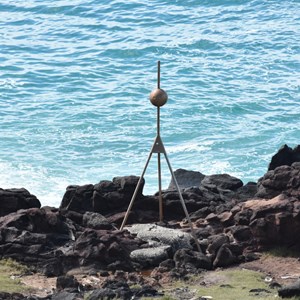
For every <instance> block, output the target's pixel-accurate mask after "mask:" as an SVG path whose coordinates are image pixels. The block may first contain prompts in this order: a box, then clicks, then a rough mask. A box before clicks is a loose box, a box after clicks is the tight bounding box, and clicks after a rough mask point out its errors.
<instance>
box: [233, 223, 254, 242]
mask: <svg viewBox="0 0 300 300" xmlns="http://www.w3.org/2000/svg"><path fill="white" fill-rule="evenodd" d="M230 230H231V233H232V235H233V237H234V238H235V239H236V240H237V241H238V242H246V241H249V240H251V239H252V237H253V236H252V232H251V230H250V227H249V226H246V225H237V226H233V227H231V228H230Z"/></svg>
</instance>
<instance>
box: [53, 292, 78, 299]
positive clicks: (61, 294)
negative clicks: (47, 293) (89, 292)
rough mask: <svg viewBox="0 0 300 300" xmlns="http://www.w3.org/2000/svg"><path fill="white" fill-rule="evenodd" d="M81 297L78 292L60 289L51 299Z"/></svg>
mask: <svg viewBox="0 0 300 300" xmlns="http://www.w3.org/2000/svg"><path fill="white" fill-rule="evenodd" d="M81 299H83V297H82V296H81V295H80V294H78V293H69V292H67V291H61V292H58V293H56V294H54V295H53V296H52V297H51V300H81Z"/></svg>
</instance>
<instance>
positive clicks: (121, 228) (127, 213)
mask: <svg viewBox="0 0 300 300" xmlns="http://www.w3.org/2000/svg"><path fill="white" fill-rule="evenodd" d="M152 151H153V147H152V149H151V152H150V154H149V156H148V159H147V162H146V165H145V167H144V170H143V172H142V175H141V177H140V179H139V181H138V183H137V186H136V188H135V190H134V193H133V195H132V198H131V201H130V203H129V206H128V208H127V211H126V214H125V217H124V219H123V222H122V225H121V227H120V230H123V228H124V226H125V224H126V222H127V219H128V216H129V214H130V211H131V208H132V205H133V203H134V200H135V198H136V196H137V193H138V190H139V188H140V185H141V183H142V180H143V178H144V175H145V172H146V169H147V167H148V164H149V161H150V159H151V156H152Z"/></svg>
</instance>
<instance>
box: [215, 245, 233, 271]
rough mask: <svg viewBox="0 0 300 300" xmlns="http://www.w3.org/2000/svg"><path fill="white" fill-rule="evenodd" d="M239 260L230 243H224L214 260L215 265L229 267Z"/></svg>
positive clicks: (216, 266)
mask: <svg viewBox="0 0 300 300" xmlns="http://www.w3.org/2000/svg"><path fill="white" fill-rule="evenodd" d="M235 262H237V258H236V257H235V256H234V254H233V253H232V251H231V250H230V247H229V245H222V246H221V247H220V249H219V250H218V252H217V255H216V258H215V259H214V261H213V267H214V268H219V267H228V266H231V265H232V264H233V263H235Z"/></svg>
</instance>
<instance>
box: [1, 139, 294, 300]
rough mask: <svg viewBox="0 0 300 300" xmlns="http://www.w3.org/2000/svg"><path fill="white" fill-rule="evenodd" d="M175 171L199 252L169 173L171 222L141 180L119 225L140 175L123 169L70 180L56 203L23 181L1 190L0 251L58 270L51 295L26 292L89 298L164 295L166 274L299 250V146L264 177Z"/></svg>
mask: <svg viewBox="0 0 300 300" xmlns="http://www.w3.org/2000/svg"><path fill="white" fill-rule="evenodd" d="M175 175H176V178H177V181H178V183H179V186H180V188H181V191H182V196H183V198H184V200H185V204H186V207H187V210H188V211H189V214H190V218H191V220H192V222H193V226H194V230H195V234H196V236H197V239H198V241H199V244H200V247H201V252H199V251H198V250H197V247H196V245H195V242H194V240H193V238H192V236H191V234H190V228H189V226H188V224H187V221H186V220H185V215H184V211H183V209H182V206H181V203H180V200H179V197H178V193H177V191H176V190H175V189H174V186H173V184H172V182H171V183H170V186H169V188H168V189H167V190H165V191H163V194H162V197H163V203H164V212H165V213H164V217H165V220H164V222H162V223H157V220H158V197H157V195H153V196H145V195H143V184H142V186H141V188H140V191H139V193H138V195H137V198H136V201H135V203H134V205H133V208H132V211H131V213H130V215H129V218H128V222H127V223H128V225H127V227H125V228H124V230H122V231H120V230H119V229H118V228H120V224H121V222H122V220H123V218H124V215H125V212H126V210H127V207H128V205H129V202H130V200H131V197H132V194H133V191H134V189H135V187H136V185H137V182H138V179H139V178H138V177H136V176H125V177H116V178H114V179H113V180H112V181H107V180H105V181H100V182H99V183H98V184H95V185H92V184H89V185H84V186H75V185H74V186H69V187H67V190H66V193H65V195H64V197H63V199H62V201H61V204H60V207H59V208H54V207H41V204H40V201H39V200H38V199H37V198H36V197H35V196H34V195H32V194H30V192H29V191H27V190H26V189H23V188H22V189H0V216H1V217H0V256H1V258H12V259H14V260H17V261H18V262H21V263H24V264H26V265H28V266H30V267H31V269H32V270H33V271H34V272H39V273H41V274H44V275H45V276H48V277H54V276H55V277H57V285H56V287H57V289H56V290H55V291H54V293H53V294H51V295H48V296H46V297H44V298H39V297H36V296H31V298H28V299H83V297H84V294H85V293H86V292H87V291H89V296H88V298H85V299H89V300H93V299H104V298H105V297H107V298H108V299H113V298H121V299H139V298H140V297H142V296H157V295H159V293H158V290H157V288H156V287H157V286H158V285H159V283H160V281H165V280H169V281H172V280H174V279H178V278H184V277H185V276H187V274H198V273H199V272H202V271H203V270H214V269H217V268H226V267H229V266H232V265H235V264H240V263H244V262H247V261H251V260H254V259H256V258H257V252H260V251H263V250H266V249H270V248H273V247H276V246H281V247H282V246H285V247H287V248H289V249H293V250H294V251H298V252H299V256H300V188H299V187H300V146H297V147H295V148H294V149H291V148H290V147H288V146H286V145H285V146H283V147H282V148H281V149H280V150H279V151H278V152H277V154H275V155H274V156H273V158H272V161H271V162H270V165H269V169H268V171H267V173H266V174H265V175H264V176H263V177H261V178H260V179H259V180H258V182H249V183H247V184H245V185H244V184H243V182H242V181H241V180H240V179H238V178H235V177H233V176H230V175H228V174H217V175H209V176H207V175H204V174H201V173H200V172H196V171H187V170H183V169H179V170H176V172H175ZM74 270H80V272H82V273H84V274H89V275H91V274H92V275H95V276H100V277H101V278H102V279H103V280H102V283H101V287H98V288H96V289H95V287H93V285H88V284H87V285H85V286H82V285H81V284H80V283H78V281H77V280H76V278H75V277H74V276H73V275H72V272H73V273H74ZM149 270H151V272H150V271H149ZM146 271H147V272H148V273H147V276H146V277H145V276H143V275H141V274H143V272H146ZM295 284H296V285H299V286H300V283H298V282H296V283H295ZM134 285H136V286H138V288H137V287H135V288H132V287H131V286H134ZM283 289H284V288H283ZM279 292H280V291H279ZM298 292H299V290H298ZM296 293H297V292H296ZM281 295H282V296H284V292H283V294H281ZM0 297H1V295H0ZM16 297H17V296H16ZM101 297H102V298H101ZM1 299H5V298H1ZM7 299H8V298H7ZM14 299H18V298H14ZM19 299H24V298H19Z"/></svg>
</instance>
